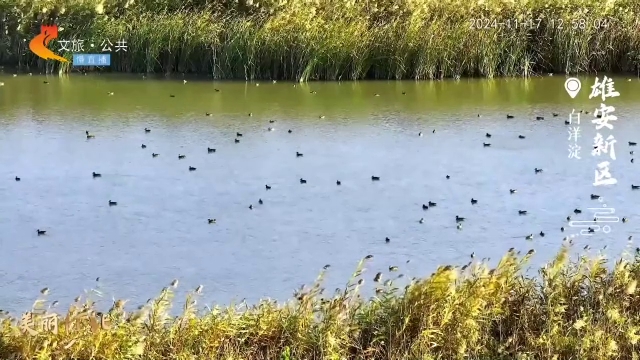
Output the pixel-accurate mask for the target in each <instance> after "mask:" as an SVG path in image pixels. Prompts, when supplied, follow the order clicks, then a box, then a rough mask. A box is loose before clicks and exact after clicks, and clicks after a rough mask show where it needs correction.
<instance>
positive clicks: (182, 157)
mask: <svg viewBox="0 0 640 360" xmlns="http://www.w3.org/2000/svg"><path fill="white" fill-rule="evenodd" d="M185 157H186V155H180V154H178V159H184V158H185Z"/></svg>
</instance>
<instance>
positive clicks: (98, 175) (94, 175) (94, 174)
mask: <svg viewBox="0 0 640 360" xmlns="http://www.w3.org/2000/svg"><path fill="white" fill-rule="evenodd" d="M91 175H93V177H94V178H97V177H101V176H102V174H98V173H97V172H95V171H94V172H93V173H91Z"/></svg>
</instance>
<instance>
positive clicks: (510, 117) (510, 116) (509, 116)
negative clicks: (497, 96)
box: [507, 114, 515, 119]
mask: <svg viewBox="0 0 640 360" xmlns="http://www.w3.org/2000/svg"><path fill="white" fill-rule="evenodd" d="M514 117H515V116H513V115H510V114H507V119H513V118H514Z"/></svg>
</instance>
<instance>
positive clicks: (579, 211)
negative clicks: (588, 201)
mask: <svg viewBox="0 0 640 360" xmlns="http://www.w3.org/2000/svg"><path fill="white" fill-rule="evenodd" d="M573 212H574V214H582V210H580V209H574V210H573Z"/></svg>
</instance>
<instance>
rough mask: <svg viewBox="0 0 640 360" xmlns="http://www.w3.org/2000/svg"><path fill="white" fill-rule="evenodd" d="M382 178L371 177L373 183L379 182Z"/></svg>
mask: <svg viewBox="0 0 640 360" xmlns="http://www.w3.org/2000/svg"><path fill="white" fill-rule="evenodd" d="M379 180H380V177H379V176H371V181H379Z"/></svg>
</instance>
